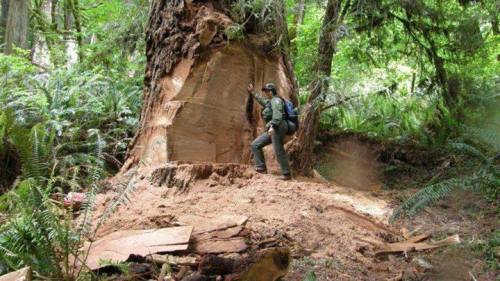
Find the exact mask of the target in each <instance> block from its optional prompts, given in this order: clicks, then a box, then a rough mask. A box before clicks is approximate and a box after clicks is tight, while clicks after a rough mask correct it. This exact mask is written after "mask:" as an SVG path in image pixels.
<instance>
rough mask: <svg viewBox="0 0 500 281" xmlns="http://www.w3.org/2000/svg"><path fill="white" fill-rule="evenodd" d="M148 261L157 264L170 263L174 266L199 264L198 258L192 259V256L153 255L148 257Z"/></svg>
mask: <svg viewBox="0 0 500 281" xmlns="http://www.w3.org/2000/svg"><path fill="white" fill-rule="evenodd" d="M146 260H147V261H150V262H154V263H157V264H163V263H169V264H172V265H188V266H194V265H197V264H198V262H197V261H196V257H191V256H172V255H159V254H151V255H148V256H146Z"/></svg>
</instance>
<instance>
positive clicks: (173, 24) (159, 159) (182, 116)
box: [122, 0, 296, 171]
mask: <svg viewBox="0 0 500 281" xmlns="http://www.w3.org/2000/svg"><path fill="white" fill-rule="evenodd" d="M232 2H234V1H216V0H213V1H163V0H154V1H153V2H152V5H151V10H150V14H149V21H148V25H147V29H146V56H147V65H146V75H145V81H144V84H145V87H144V96H143V107H142V111H141V121H140V125H139V128H138V131H137V134H136V136H135V138H134V140H133V141H132V143H131V145H130V150H129V153H128V157H127V161H126V163H125V165H124V167H123V169H122V170H123V171H126V170H128V169H129V168H131V167H134V166H137V165H139V164H140V165H146V166H149V165H156V164H161V163H165V162H167V161H184V162H218V163H250V159H251V155H250V143H251V141H252V140H253V138H254V137H256V136H257V134H258V128H259V127H263V124H262V120H261V117H260V108H259V106H258V105H257V104H256V103H255V102H253V99H252V98H251V97H250V96H249V95H248V93H247V91H246V87H247V85H248V84H249V83H254V85H256V86H257V87H261V86H262V85H263V84H264V83H265V82H274V83H276V85H277V87H278V90H279V92H280V93H281V94H282V95H283V96H284V97H287V98H291V99H292V100H295V101H296V97H295V91H296V89H295V82H294V81H295V79H294V76H293V71H292V69H291V67H290V64H289V61H288V57H287V56H286V54H284V53H282V52H281V51H280V50H282V48H276V42H278V41H279V42H281V43H284V45H285V46H286V43H287V40H288V39H287V34H286V32H283V30H281V32H279V33H280V34H279V35H280V36H276V33H274V34H273V33H272V32H270V30H267V31H266V30H265V29H264V30H262V28H257V27H256V26H255V25H256V24H258V23H256V21H255V19H253V20H252V19H251V20H249V21H247V23H246V25H245V30H246V33H245V38H244V39H242V40H241V41H231V42H229V41H228V39H227V37H226V35H225V32H224V30H225V28H226V27H228V26H233V25H234V22H233V20H232V19H231V18H230V17H229V16H228V15H229V12H230V7H231V4H232ZM276 2H281V1H276ZM281 7H282V6H281ZM280 10H282V9H280ZM278 14H280V17H279V19H278V18H276V19H275V20H274V22H273V23H272V24H271V27H272V28H278V29H280V28H286V25H285V24H284V20H283V16H284V15H283V13H282V11H281V12H280V13H278Z"/></svg>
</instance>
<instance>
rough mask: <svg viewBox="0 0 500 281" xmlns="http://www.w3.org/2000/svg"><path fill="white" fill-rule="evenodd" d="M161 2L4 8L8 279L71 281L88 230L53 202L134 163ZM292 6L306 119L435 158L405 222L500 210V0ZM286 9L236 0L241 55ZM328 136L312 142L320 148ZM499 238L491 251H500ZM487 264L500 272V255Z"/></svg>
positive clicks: (37, 1)
mask: <svg viewBox="0 0 500 281" xmlns="http://www.w3.org/2000/svg"><path fill="white" fill-rule="evenodd" d="M150 4H151V3H150V1H147V0H108V1H98V0H33V1H26V0H2V2H1V8H2V14H1V20H0V24H1V26H0V31H1V32H0V44H1V45H0V48H1V51H2V54H0V73H1V77H0V84H1V87H0V105H1V108H2V110H1V112H0V165H1V166H0V221H1V222H2V225H1V226H0V273H4V272H8V271H11V270H13V269H16V268H19V267H21V266H23V265H26V264H30V265H34V267H35V268H36V269H37V270H38V272H40V273H41V274H48V275H51V274H55V275H56V276H67V275H68V274H69V273H68V271H69V270H70V269H69V268H70V266H69V265H68V263H67V257H68V254H69V253H71V251H72V250H74V249H76V248H77V246H78V245H79V243H80V242H81V241H82V240H81V239H82V237H84V236H85V235H86V234H88V233H86V232H88V231H89V230H88V225H87V224H85V223H84V224H82V225H81V228H79V229H78V231H77V233H75V232H74V230H72V229H71V225H72V222H71V218H70V215H69V214H64V215H63V217H65V216H67V220H63V222H62V223H61V222H60V221H61V220H60V218H61V214H60V212H59V211H55V210H56V209H58V208H59V206H58V205H57V204H56V203H54V202H53V201H51V200H50V199H51V198H53V197H54V194H64V193H67V192H69V191H81V190H87V191H88V192H89V193H90V194H95V192H97V191H98V190H99V185H98V182H99V180H100V179H103V178H106V177H109V176H111V175H113V174H114V173H116V172H117V171H118V169H119V168H120V167H121V165H122V164H123V162H124V160H125V154H126V149H127V145H128V143H129V141H130V140H131V138H132V137H133V136H134V133H135V129H136V128H137V125H138V122H139V114H140V108H141V94H142V90H143V78H144V65H145V61H146V58H145V54H144V49H145V42H144V38H145V30H144V29H145V26H146V23H147V20H148V10H149V7H150ZM284 4H285V11H284V12H285V16H286V19H287V24H288V35H287V36H284V37H283V38H282V40H286V41H287V44H276V48H286V49H285V50H284V51H285V52H287V53H289V54H290V57H291V59H292V62H293V66H294V70H295V73H296V77H297V83H298V86H299V98H300V104H301V111H302V112H303V113H304V112H308V110H309V109H312V110H313V111H314V112H315V114H317V115H314V114H313V115H310V116H316V117H315V118H317V120H318V128H317V129H318V131H317V132H316V133H318V135H327V134H337V135H338V134H355V135H360V136H363V137H366V138H368V139H370V140H376V141H377V142H380V143H381V144H384V145H392V144H394V145H409V146H411V147H418V148H419V149H425V150H428V151H433V153H434V155H436V159H437V160H436V162H437V163H438V164H435V167H433V168H435V169H437V170H436V171H434V172H433V173H432V174H431V176H429V177H428V178H427V179H426V180H425V182H424V184H423V185H422V189H421V191H420V192H418V193H417V194H415V195H414V196H412V197H410V198H405V199H407V200H405V201H404V203H402V208H401V209H400V211H399V212H398V213H397V215H399V214H403V213H405V214H410V215H411V214H414V213H415V212H416V211H418V210H419V209H421V208H423V207H425V206H426V205H428V204H429V203H432V202H435V201H436V200H438V199H440V198H441V197H443V196H445V195H446V194H448V193H449V192H451V191H453V190H457V189H465V190H471V192H473V191H474V192H479V193H480V194H482V195H484V196H485V198H487V200H489V202H493V203H494V202H498V196H499V186H500V171H499V162H500V141H499V140H500V111H499V110H498V108H500V95H499V93H500V92H499V82H500V79H499V73H500V66H499V65H500V64H499V61H500V48H499V43H500V36H499V16H498V15H499V12H498V11H499V10H500V2H499V1H496V0H482V1H469V0H457V1H451V0H450V1H439V0H418V1H407V0H383V1H372V0H343V1H340V0H337V1H333V0H329V1H319V0H318V1H314V0H296V1H292V0H286V1H285V3H284ZM273 5H274V1H270V0H248V1H244V0H238V1H233V3H232V5H231V7H232V9H231V11H229V14H230V16H231V17H232V19H233V20H234V24H233V25H231V26H229V27H228V28H227V29H226V30H225V31H224V32H225V35H226V39H227V40H228V42H229V44H231V42H233V41H239V40H245V24H246V21H248V19H249V18H254V19H258V20H259V21H260V22H261V23H262V24H263V25H265V24H266V20H267V19H268V18H269V17H272V16H275V15H273V13H275V12H276V10H275V9H273ZM287 37H288V38H287ZM322 37H323V39H324V42H329V43H330V45H329V47H328V48H327V49H324V50H325V55H326V57H328V56H329V60H327V61H326V62H325V61H323V62H322V61H318V50H322V46H321V43H320V42H322V41H321V38H322ZM321 66H325V67H321ZM318 85H319V86H318ZM242 94H243V93H242ZM307 116H309V115H307ZM308 120H312V119H308ZM316 133H315V134H314V136H316ZM320 139H321V138H320V137H318V138H312V139H311V140H312V142H313V144H314V145H313V146H312V147H311V148H312V149H314V148H317V147H320V146H321V141H320ZM312 153H313V151H310V154H311V155H312ZM311 157H312V156H311ZM436 167H437V168H436ZM401 170H410V171H411V167H409V165H408V164H405V163H403V164H401V165H399V166H398V165H396V164H395V165H393V167H392V170H391V172H393V173H397V172H398V171H401ZM49 236H50V237H51V239H50V241H47V239H48V238H47V237H49ZM499 237H500V236H499V234H498V233H495V234H493V238H492V239H493V240H492V241H494V242H491V241H490V242H491V243H493V244H491V245H493V246H491V245H490V244H488V245H490V248H487V247H486V248H487V249H495V247H498V243H499ZM26 241H29V243H27V242H26ZM490 242H488V243H490ZM495 243H496V244H495ZM61 251H63V253H61ZM492 251H493V250H492ZM45 253H50V254H48V255H46V254H45ZM487 255H489V256H487V258H488V259H489V260H490V261H491V264H492V266H493V268H496V269H498V257H495V254H494V253H492V252H488V253H487ZM60 264H65V265H66V268H60V267H59V266H58V265H60ZM69 275H70V274H69Z"/></svg>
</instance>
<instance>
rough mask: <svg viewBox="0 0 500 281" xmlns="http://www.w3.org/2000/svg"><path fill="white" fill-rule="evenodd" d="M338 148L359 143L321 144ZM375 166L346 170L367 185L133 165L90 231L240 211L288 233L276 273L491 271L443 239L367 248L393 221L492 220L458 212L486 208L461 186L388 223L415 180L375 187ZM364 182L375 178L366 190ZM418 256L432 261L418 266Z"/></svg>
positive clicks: (439, 224) (425, 225)
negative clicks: (167, 171) (435, 243)
mask: <svg viewBox="0 0 500 281" xmlns="http://www.w3.org/2000/svg"><path fill="white" fill-rule="evenodd" d="M346 147H348V148H349V147H350V148H352V147H355V148H356V149H357V150H358V151H365V150H364V149H359V147H358V146H357V145H354V146H352V145H346V144H342V145H341V146H337V147H335V148H334V149H329V150H328V151H330V152H332V151H333V153H338V151H339V150H342V149H345V148H346ZM332 157H333V156H332ZM340 158H345V157H342V156H340ZM361 158H362V159H363V160H362V161H361V162H362V163H358V164H352V163H351V164H349V167H355V166H356V165H361V166H358V167H363V165H366V164H367V159H369V158H366V157H365V158H363V157H361ZM333 159H337V160H338V159H339V157H337V156H335V157H333ZM348 161H352V159H348ZM338 163H339V162H336V164H337V165H338ZM375 167H377V166H374V167H372V169H367V171H368V173H365V172H361V171H358V172H357V173H356V174H355V175H357V176H358V177H365V179H364V180H363V182H364V184H366V186H367V188H363V187H362V186H361V185H360V184H359V183H360V182H361V181H355V183H356V184H357V185H355V186H353V187H351V186H341V185H339V184H338V183H334V182H333V183H325V182H321V181H320V180H312V179H309V178H295V179H294V180H292V181H290V182H285V181H280V180H278V179H277V175H276V174H270V175H261V174H257V173H254V172H253V171H252V169H251V168H250V167H249V166H246V165H234V167H233V168H232V169H233V170H234V169H236V170H238V169H239V171H238V173H237V174H238V176H234V175H232V174H231V173H227V174H225V176H221V175H218V174H217V173H213V174H211V175H210V176H207V177H205V178H204V179H201V180H193V181H191V182H187V183H188V184H187V185H186V186H184V187H183V188H181V189H179V188H175V187H172V186H171V185H168V184H159V185H158V184H153V183H152V182H151V176H147V175H149V174H151V173H153V172H154V171H158V169H159V168H161V166H158V167H149V168H143V170H142V171H141V174H143V175H146V176H143V177H141V178H142V179H137V182H135V183H134V185H135V187H136V190H135V192H134V193H133V195H132V196H131V202H130V203H128V204H127V205H125V206H121V207H119V209H118V210H117V211H116V212H114V213H113V214H112V215H111V216H110V218H109V219H108V220H106V223H105V224H104V225H103V226H102V227H101V228H100V229H99V232H98V235H99V236H103V235H105V234H108V233H111V232H113V231H116V230H123V229H144V228H151V227H166V226H171V225H176V224H187V225H195V224H196V223H198V222H200V221H203V220H205V219H209V218H217V217H218V216H223V215H244V216H247V217H249V220H248V222H247V227H249V228H250V229H252V233H253V234H252V235H254V236H256V237H253V238H256V239H257V240H259V239H261V240H263V241H264V240H266V239H268V238H273V237H280V238H281V239H285V240H287V241H288V242H289V245H290V247H291V249H292V253H293V257H294V261H293V266H292V269H291V272H290V273H289V274H288V275H287V277H286V278H285V280H302V279H303V278H304V276H305V275H306V274H307V273H308V272H310V271H314V272H315V273H316V276H317V278H318V280H470V276H469V273H468V272H469V271H471V270H472V271H473V272H478V273H476V275H477V276H480V277H481V278H482V279H479V280H495V279H494V278H497V277H498V275H497V274H496V273H491V272H490V273H484V274H483V272H482V271H483V270H484V261H483V259H482V257H481V256H480V255H479V254H478V253H476V252H474V251H473V250H472V249H471V247H467V246H465V247H462V248H459V249H458V250H457V249H456V247H455V248H454V247H451V248H445V249H438V250H433V251H427V252H419V253H408V254H406V255H405V254H395V255H383V256H375V255H374V249H373V248H372V246H371V245H369V244H368V243H366V242H364V241H366V240H367V239H376V240H379V241H385V242H395V241H397V240H402V237H401V235H400V234H401V229H402V228H403V227H404V228H407V229H409V230H410V231H415V232H416V233H430V234H432V236H433V238H435V239H440V238H443V237H445V236H446V235H450V234H457V233H458V234H460V236H461V238H462V240H465V241H470V240H471V239H472V240H474V239H478V238H479V239H486V238H487V237H488V233H489V232H490V231H493V230H494V229H498V221H497V220H495V212H493V213H491V212H490V213H488V212H486V213H484V212H479V213H478V214H481V219H480V220H478V218H477V217H471V215H470V214H472V213H474V212H460V211H459V210H460V207H464V204H465V205H466V206H465V207H467V206H469V205H470V204H471V202H472V204H473V205H474V206H475V207H474V206H473V207H470V206H469V207H467V208H469V210H470V208H476V209H478V210H481V208H487V207H486V206H485V205H483V204H482V203H481V200H478V198H475V197H472V196H464V194H462V196H460V197H459V198H461V200H457V198H451V199H448V200H443V201H442V202H441V203H440V204H439V205H438V206H437V207H436V208H427V209H426V211H424V213H422V214H420V215H418V216H417V217H415V218H411V219H405V220H403V221H400V222H398V223H397V224H395V225H389V224H388V223H387V221H388V218H389V216H390V214H391V212H392V210H393V207H395V206H396V204H397V203H400V202H399V199H397V198H400V197H401V192H403V193H404V192H406V193H407V194H410V193H412V192H415V190H416V188H410V189H406V191H401V190H398V191H397V192H396V191H395V190H383V189H381V188H380V185H381V184H382V183H383V180H384V179H383V178H381V177H376V176H370V175H379V174H380V173H379V172H378V171H375ZM274 172H275V173H276V171H274ZM366 175H368V176H366ZM119 180H120V179H119V178H115V179H113V181H115V182H116V181H119ZM344 183H349V182H344ZM373 186H378V187H377V188H375V189H374V188H373ZM116 196H117V192H116V190H113V189H111V190H109V191H107V192H106V193H104V194H100V195H98V197H97V206H98V209H97V212H96V216H97V217H98V216H100V215H102V214H103V213H104V212H105V210H106V207H107V205H108V203H109V202H112V200H113V198H115V197H116ZM459 201H460V202H462V203H460V204H458V205H460V206H458V205H456V204H455V203H456V202H459ZM467 204H468V205H467ZM450 206H455V207H453V208H450ZM467 208H465V209H466V210H467ZM483 211H484V210H483ZM457 253H460V254H457ZM422 260H423V261H424V265H425V262H428V263H430V264H431V265H432V268H426V267H425V266H423V265H422ZM452 265H453V266H452ZM477 276H476V277H477ZM390 278H394V279H390Z"/></svg>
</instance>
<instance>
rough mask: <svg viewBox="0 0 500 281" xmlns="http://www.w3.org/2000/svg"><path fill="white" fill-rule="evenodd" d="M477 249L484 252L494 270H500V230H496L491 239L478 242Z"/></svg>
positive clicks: (488, 263)
mask: <svg viewBox="0 0 500 281" xmlns="http://www.w3.org/2000/svg"><path fill="white" fill-rule="evenodd" d="M476 249H477V250H479V251H481V252H483V254H484V257H485V260H486V263H487V265H488V266H489V267H490V268H491V269H492V270H493V271H498V270H500V253H499V249H500V231H498V230H496V231H495V232H494V233H493V236H492V237H491V239H489V240H487V241H484V242H481V243H478V244H477V245H476Z"/></svg>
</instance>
